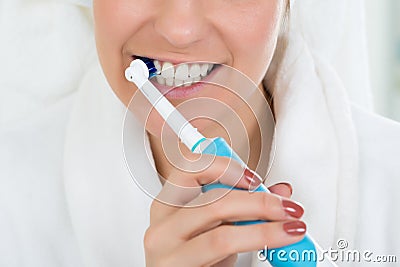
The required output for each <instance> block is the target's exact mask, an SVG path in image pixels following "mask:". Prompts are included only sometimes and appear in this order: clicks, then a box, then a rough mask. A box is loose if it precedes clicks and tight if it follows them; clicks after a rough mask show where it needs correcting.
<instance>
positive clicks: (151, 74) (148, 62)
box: [138, 57, 157, 79]
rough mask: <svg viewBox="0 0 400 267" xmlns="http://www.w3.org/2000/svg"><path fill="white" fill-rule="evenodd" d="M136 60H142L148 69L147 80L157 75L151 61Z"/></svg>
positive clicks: (146, 59) (143, 58)
mask: <svg viewBox="0 0 400 267" xmlns="http://www.w3.org/2000/svg"><path fill="white" fill-rule="evenodd" d="M138 59H140V60H142V61H143V62H144V64H146V66H147V68H148V69H149V79H150V78H153V77H154V76H156V75H157V69H156V66H154V62H153V60H152V59H150V58H147V57H138Z"/></svg>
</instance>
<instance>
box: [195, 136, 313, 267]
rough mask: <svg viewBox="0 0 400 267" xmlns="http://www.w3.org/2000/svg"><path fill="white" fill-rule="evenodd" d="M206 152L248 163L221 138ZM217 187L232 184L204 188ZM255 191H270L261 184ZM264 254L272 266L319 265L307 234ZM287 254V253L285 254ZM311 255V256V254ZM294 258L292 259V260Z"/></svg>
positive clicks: (211, 185) (213, 141) (216, 139)
mask: <svg viewBox="0 0 400 267" xmlns="http://www.w3.org/2000/svg"><path fill="white" fill-rule="evenodd" d="M202 153H204V154H210V155H216V156H223V157H230V158H233V159H234V160H236V161H238V162H239V163H241V164H243V165H246V164H245V163H244V162H243V161H242V160H241V159H240V157H239V156H238V155H237V154H236V153H235V152H234V151H233V149H232V148H231V147H230V146H229V145H228V143H226V141H225V140H224V139H223V138H221V137H218V138H215V139H213V140H212V142H211V143H210V144H209V145H208V146H207V147H206V148H204V149H203V150H202ZM216 188H226V189H232V187H231V186H227V185H224V184H220V183H217V184H210V185H205V186H203V188H202V191H203V192H207V191H209V190H213V189H216ZM233 189H234V190H244V189H239V188H233ZM255 192H269V190H268V189H267V187H266V186H265V185H263V184H261V185H260V186H259V187H258V188H256V189H255ZM266 222H267V221H243V222H236V223H235V224H236V225H248V224H257V223H266ZM260 253H262V254H261V255H263V258H265V259H266V260H268V261H269V262H270V263H271V265H272V266H274V267H298V266H302V267H315V266H317V252H316V249H315V245H314V243H313V242H312V240H311V238H310V237H309V236H308V235H306V236H305V237H304V238H303V239H302V240H301V241H299V242H297V243H294V244H292V245H289V246H285V247H282V248H276V249H273V250H267V251H263V250H261V251H259V255H260ZM293 253H295V254H296V255H300V257H303V256H302V255H308V258H305V259H301V260H299V259H298V258H297V259H296V257H293V256H292V257H290V255H293ZM283 254H285V255H283ZM310 255H311V256H310ZM291 259H292V260H291Z"/></svg>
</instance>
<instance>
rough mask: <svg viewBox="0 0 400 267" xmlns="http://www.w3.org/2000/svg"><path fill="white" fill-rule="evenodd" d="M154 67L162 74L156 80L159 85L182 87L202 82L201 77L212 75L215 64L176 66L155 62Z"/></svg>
mask: <svg viewBox="0 0 400 267" xmlns="http://www.w3.org/2000/svg"><path fill="white" fill-rule="evenodd" d="M154 66H155V67H156V69H157V71H158V72H160V73H161V75H157V78H156V79H157V82H158V83H159V84H162V85H168V86H180V85H191V84H192V83H193V82H198V81H200V79H201V77H205V76H207V75H208V74H209V73H210V71H211V70H212V68H213V67H214V64H208V63H202V64H198V63H194V64H179V65H178V66H174V65H173V64H172V63H170V62H164V63H161V62H160V61H158V60H154Z"/></svg>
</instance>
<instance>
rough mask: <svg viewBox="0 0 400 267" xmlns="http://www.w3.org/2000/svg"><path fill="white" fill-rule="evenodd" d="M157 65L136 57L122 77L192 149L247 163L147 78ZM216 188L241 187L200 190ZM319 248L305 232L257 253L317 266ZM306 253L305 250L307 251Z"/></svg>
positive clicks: (282, 262) (280, 263)
mask: <svg viewBox="0 0 400 267" xmlns="http://www.w3.org/2000/svg"><path fill="white" fill-rule="evenodd" d="M157 74H159V73H157V69H156V67H155V66H154V63H153V61H152V60H151V59H148V58H139V59H135V60H133V61H132V62H131V64H130V66H129V67H128V68H127V69H126V71H125V78H126V79H127V80H128V81H130V82H133V83H134V84H135V85H136V86H137V87H138V88H139V90H140V91H141V92H142V93H143V94H144V96H145V97H146V98H147V99H148V101H149V102H150V103H151V104H152V106H153V107H154V108H155V109H156V110H157V111H158V113H159V114H160V115H161V116H162V117H163V119H164V120H165V122H167V123H168V125H169V126H170V127H171V129H172V130H173V131H174V132H175V134H176V135H177V136H178V138H179V139H180V140H181V142H182V143H184V144H185V145H186V147H187V148H188V149H190V151H192V152H193V153H204V154H210V155H216V156H223V157H229V158H232V159H234V160H236V161H237V162H239V163H240V164H241V165H242V166H243V167H246V164H245V163H244V162H243V160H242V159H240V157H239V156H238V155H237V154H236V153H235V152H234V151H233V149H232V148H231V147H230V146H229V145H228V143H227V142H226V141H225V140H224V139H223V138H221V137H217V138H206V137H204V136H203V135H202V134H201V133H199V132H198V130H197V129H196V128H195V127H193V126H192V125H191V124H190V123H189V122H188V121H187V120H186V119H185V118H184V117H183V115H182V114H181V113H180V112H179V111H177V110H176V109H175V107H174V106H173V105H172V104H171V103H170V102H169V101H168V100H167V99H166V98H165V97H164V96H163V95H162V94H161V92H160V91H159V90H158V89H157V88H156V87H155V86H154V85H153V84H152V83H151V82H150V81H149V79H150V78H152V77H154V76H156V75H157ZM216 188H227V189H236V190H243V189H238V188H232V187H231V186H227V185H224V184H221V183H216V184H209V185H205V186H203V189H202V191H203V192H206V191H209V190H212V189H216ZM254 191H255V192H269V190H268V189H267V187H266V186H265V185H264V184H262V183H261V184H260V185H259V186H258V187H257V188H256V189H255V190H254ZM255 223H265V221H245V222H237V223H236V224H237V225H246V224H255ZM277 251H278V252H279V253H281V254H282V253H284V254H286V256H285V258H282V257H283V256H282V255H281V256H279V255H278V254H275V255H274V254H273V253H271V252H277ZM317 252H321V248H320V247H319V246H318V245H317V244H316V242H313V240H312V238H311V237H310V236H309V235H307V234H306V236H305V237H304V238H303V239H302V240H301V241H299V242H297V243H294V244H292V245H288V246H285V247H282V248H276V249H273V250H267V251H266V252H265V251H260V252H259V255H260V253H266V255H265V254H264V255H262V256H263V257H264V258H265V259H267V260H268V261H269V262H270V263H271V265H272V266H274V267H298V266H302V267H308V266H309V267H315V266H317V260H318V255H319V253H317ZM290 253H297V255H300V256H301V255H304V254H306V255H309V254H314V257H308V259H303V258H301V261H300V260H299V259H298V258H291V257H289V255H290ZM307 253H308V254H307ZM318 266H336V264H334V263H333V262H331V261H330V260H329V259H325V261H324V262H319V264H318Z"/></svg>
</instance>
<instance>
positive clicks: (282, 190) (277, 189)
mask: <svg viewBox="0 0 400 267" xmlns="http://www.w3.org/2000/svg"><path fill="white" fill-rule="evenodd" d="M268 189H269V191H270V192H271V193H274V194H277V195H280V196H282V197H286V198H290V197H291V196H292V193H293V188H292V185H291V184H289V183H278V184H275V185H273V186H270V187H268Z"/></svg>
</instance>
